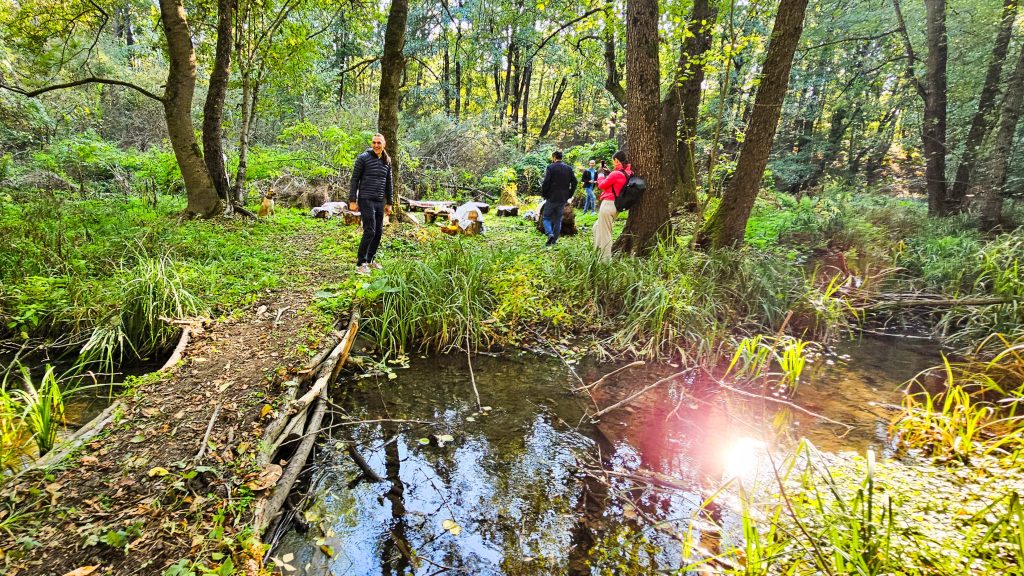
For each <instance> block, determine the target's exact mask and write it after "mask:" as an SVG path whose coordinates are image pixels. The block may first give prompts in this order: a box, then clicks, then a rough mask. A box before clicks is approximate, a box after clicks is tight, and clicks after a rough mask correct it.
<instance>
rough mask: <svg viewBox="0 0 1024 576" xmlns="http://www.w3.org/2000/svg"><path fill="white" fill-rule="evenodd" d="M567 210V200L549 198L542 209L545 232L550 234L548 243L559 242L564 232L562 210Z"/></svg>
mask: <svg viewBox="0 0 1024 576" xmlns="http://www.w3.org/2000/svg"><path fill="white" fill-rule="evenodd" d="M564 210H565V202H552V201H551V200H548V201H547V202H545V203H544V207H543V209H542V210H541V217H542V218H544V233H545V234H547V235H548V245H549V246H550V245H551V244H554V243H555V242H558V237H559V236H560V235H561V234H562V212H563V211H564Z"/></svg>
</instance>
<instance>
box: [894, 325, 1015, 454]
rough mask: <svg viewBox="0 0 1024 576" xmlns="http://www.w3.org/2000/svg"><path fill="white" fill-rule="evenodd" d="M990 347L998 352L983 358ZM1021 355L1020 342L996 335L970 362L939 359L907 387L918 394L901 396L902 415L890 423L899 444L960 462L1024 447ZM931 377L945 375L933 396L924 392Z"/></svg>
mask: <svg viewBox="0 0 1024 576" xmlns="http://www.w3.org/2000/svg"><path fill="white" fill-rule="evenodd" d="M993 348H994V349H995V350H997V351H998V353H996V354H995V355H994V356H992V357H991V359H986V358H987V355H988V354H991V353H992V350H993ZM999 348H1002V349H1001V350H1000V349H999ZM1022 351H1024V340H1020V339H1018V340H1017V341H1016V342H1014V341H1011V340H1009V339H1007V338H1006V337H1005V336H1004V335H1001V334H1000V335H995V336H994V337H993V338H990V339H988V340H986V341H985V342H984V343H983V344H982V346H981V347H980V348H979V349H978V351H977V353H976V355H974V356H973V357H972V358H969V359H967V360H966V361H964V362H950V361H949V360H946V359H945V358H944V359H943V365H942V366H941V367H938V368H935V369H932V370H928V371H925V372H924V373H923V374H922V375H921V376H919V377H918V378H917V379H915V380H913V381H912V382H911V386H913V387H914V388H919V391H917V392H915V393H913V394H908V395H907V396H905V397H904V399H903V411H902V412H901V413H900V414H899V415H898V417H897V418H896V419H895V420H894V421H893V424H892V428H893V430H895V431H896V432H897V438H898V440H899V443H900V445H901V446H902V447H904V448H913V449H919V450H925V451H926V452H927V453H929V454H931V455H933V456H934V457H936V458H941V459H951V458H955V459H958V460H961V461H964V462H967V461H968V460H969V459H970V458H971V456H972V455H976V454H978V453H982V452H991V451H994V450H999V451H1005V450H1010V451H1011V452H1014V453H1015V452H1016V451H1018V450H1020V449H1021V448H1024V414H1022V408H1024V356H1022ZM933 372H940V373H942V374H943V375H944V376H945V382H944V383H943V386H942V387H941V388H940V390H939V391H938V392H930V391H929V388H926V387H925V384H926V382H927V381H926V379H925V377H926V376H927V375H928V374H931V373H933Z"/></svg>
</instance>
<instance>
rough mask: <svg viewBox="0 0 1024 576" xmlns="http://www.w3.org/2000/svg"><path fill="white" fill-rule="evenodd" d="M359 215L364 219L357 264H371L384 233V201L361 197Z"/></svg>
mask: <svg viewBox="0 0 1024 576" xmlns="http://www.w3.org/2000/svg"><path fill="white" fill-rule="evenodd" d="M359 217H360V218H361V219H362V220H363V239H362V240H360V241H359V254H358V257H357V259H356V266H360V265H362V264H369V263H370V262H373V258H374V257H375V256H376V255H377V247H378V246H380V237H381V235H382V234H384V201H383V200H363V199H362V198H360V199H359Z"/></svg>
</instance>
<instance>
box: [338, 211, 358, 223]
mask: <svg viewBox="0 0 1024 576" xmlns="http://www.w3.org/2000/svg"><path fill="white" fill-rule="evenodd" d="M341 217H342V219H343V220H344V221H345V224H346V225H348V226H351V225H353V224H361V223H362V222H361V220H360V218H359V212H352V211H351V210H346V211H345V212H342V213H341Z"/></svg>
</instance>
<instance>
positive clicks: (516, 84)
mask: <svg viewBox="0 0 1024 576" xmlns="http://www.w3.org/2000/svg"><path fill="white" fill-rule="evenodd" d="M513 62H514V66H513V67H512V70H513V72H512V94H511V96H512V112H511V113H510V114H509V118H510V120H511V122H510V124H511V126H512V132H515V131H516V130H517V129H518V128H519V104H520V102H521V101H522V98H523V68H522V66H521V65H520V62H519V51H518V50H517V51H516V53H515V59H514V60H513Z"/></svg>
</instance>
